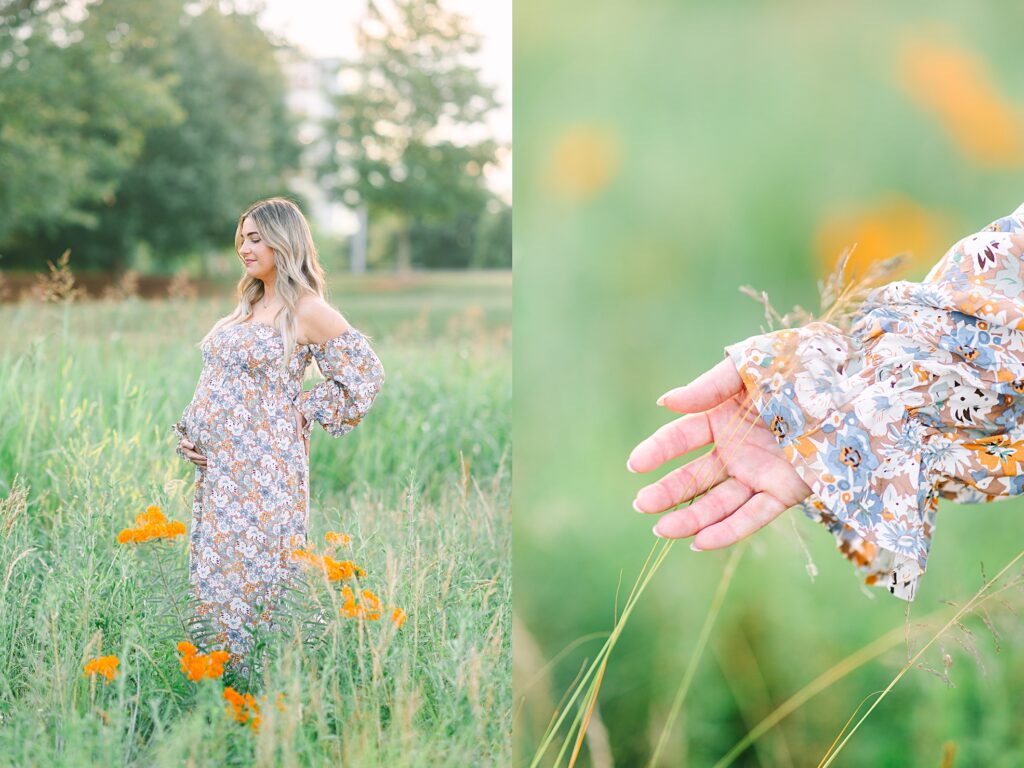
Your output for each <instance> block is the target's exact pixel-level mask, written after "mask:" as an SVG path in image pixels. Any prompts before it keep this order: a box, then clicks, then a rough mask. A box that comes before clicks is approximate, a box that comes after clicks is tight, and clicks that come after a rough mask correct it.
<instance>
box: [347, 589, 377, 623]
mask: <svg viewBox="0 0 1024 768" xmlns="http://www.w3.org/2000/svg"><path fill="white" fill-rule="evenodd" d="M341 596H342V598H343V599H344V603H342V606H341V608H340V609H339V610H340V613H341V615H342V616H345V617H347V618H349V619H368V620H369V621H377V619H379V618H380V598H378V597H377V596H376V595H375V594H373V592H371V591H370V590H368V589H364V590H363V592H362V595H361V596H360V597H361V599H360V600H359V602H358V603H357V602H356V595H355V593H354V592H353V591H352V588H351V587H349V586H344V587H342V588H341Z"/></svg>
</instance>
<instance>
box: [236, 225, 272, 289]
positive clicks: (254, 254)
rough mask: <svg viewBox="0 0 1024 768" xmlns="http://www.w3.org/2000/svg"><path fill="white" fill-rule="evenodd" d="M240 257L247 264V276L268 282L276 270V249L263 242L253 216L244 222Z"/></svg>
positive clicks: (239, 249)
mask: <svg viewBox="0 0 1024 768" xmlns="http://www.w3.org/2000/svg"><path fill="white" fill-rule="evenodd" d="M238 255H239V256H240V257H241V259H242V262H243V263H244V264H245V272H246V274H248V275H249V276H250V277H255V278H256V279H258V280H262V281H263V282H266V281H267V278H268V277H270V276H272V275H273V274H274V272H275V270H276V267H275V266H274V249H273V248H271V247H270V246H269V245H267V244H266V243H264V242H263V237H262V236H261V235H260V233H259V231H258V230H257V229H256V224H255V223H254V222H253V220H252V217H251V216H246V217H245V220H244V221H243V222H242V244H241V245H240V246H239V248H238Z"/></svg>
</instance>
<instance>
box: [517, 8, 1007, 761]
mask: <svg viewBox="0 0 1024 768" xmlns="http://www.w3.org/2000/svg"><path fill="white" fill-rule="evenodd" d="M515 16H516V25H515V29H514V35H515V40H516V89H517V92H516V113H515V123H516V124H515V135H516V142H517V147H516V176H515V185H516V194H517V208H516V229H515V254H516V262H515V271H516V300H515V301H516V313H515V327H516V336H515V342H514V350H513V354H514V358H515V381H514V390H515V409H514V417H513V420H514V423H515V434H516V439H515V450H514V454H515V455H514V464H515V473H516V475H515V478H516V479H515V484H514V485H515V491H514V501H513V504H514V508H515V514H514V518H513V527H514V533H513V538H514V542H515V558H514V583H515V591H514V606H515V619H514V624H513V626H514V636H515V639H514V642H513V646H514V649H515V664H514V671H515V674H514V684H513V690H514V693H515V709H514V713H515V714H514V721H513V723H514V732H515V734H516V736H515V759H514V765H516V766H528V765H539V766H553V765H562V766H564V765H568V764H569V763H570V756H571V755H572V754H573V750H574V748H575V747H576V744H575V743H574V739H571V740H570V743H569V744H568V748H567V749H566V750H565V752H563V753H562V756H561V758H560V759H559V758H558V754H559V749H560V748H561V745H562V743H563V739H564V738H565V736H566V733H567V727H566V726H567V725H568V724H569V723H570V722H571V721H572V719H573V717H575V715H576V711H577V710H576V706H577V705H578V701H577V702H575V703H574V704H573V706H572V707H571V708H570V709H569V716H568V718H567V720H566V721H565V722H563V724H562V727H561V728H560V730H559V733H558V735H557V737H556V738H555V739H554V740H553V741H552V742H551V746H550V748H549V749H547V750H546V751H544V752H543V753H542V755H541V756H540V757H538V759H537V760H536V762H534V757H535V753H536V752H537V749H538V747H539V746H540V744H541V743H542V740H543V734H544V732H545V729H546V728H547V727H548V725H549V723H551V722H552V721H553V720H554V719H555V718H557V717H558V716H560V715H561V714H562V713H563V712H565V711H566V706H567V703H568V700H569V699H568V692H570V691H572V690H573V688H574V686H575V684H576V682H577V681H578V680H579V678H580V677H581V676H582V675H583V674H584V673H585V671H586V669H587V666H588V664H589V663H590V662H592V661H593V660H594V659H595V657H596V655H597V654H598V652H599V650H600V649H601V647H602V644H603V643H604V642H605V640H606V638H607V637H608V634H609V632H610V631H611V630H612V627H613V626H614V625H615V620H616V617H617V616H619V615H621V614H622V611H623V606H624V604H625V603H626V600H627V597H628V595H629V594H630V590H631V588H632V587H633V584H634V581H635V579H636V577H637V575H638V573H640V571H641V568H642V566H643V564H644V561H645V559H646V558H647V556H648V554H649V553H650V551H651V548H652V546H653V545H654V542H655V538H654V537H653V535H652V533H651V528H652V526H653V524H654V523H655V522H656V520H657V516H656V515H651V516H643V515H638V514H637V513H636V512H634V511H633V509H632V507H631V501H632V499H633V498H634V495H635V494H636V492H637V491H638V490H639V489H640V488H641V487H642V486H643V485H646V484H648V483H651V482H653V481H654V480H655V479H656V478H658V477H660V476H662V475H663V474H665V473H666V472H668V471H669V470H670V469H673V468H675V467H677V466H680V465H681V464H682V463H683V461H684V460H676V461H672V462H670V463H669V464H668V465H666V466H665V467H664V468H663V469H661V470H657V471H655V472H652V473H650V474H649V475H645V476H637V475H633V474H630V473H629V472H628V471H627V470H626V459H627V457H628V456H629V453H630V451H631V450H632V448H633V447H634V446H635V445H636V444H637V443H638V442H640V441H641V440H642V439H644V438H646V437H647V436H649V435H650V434H651V433H652V432H654V430H655V429H657V428H658V427H659V426H661V425H662V424H665V423H668V422H669V421H670V420H672V419H674V418H678V417H679V414H675V413H670V412H668V411H666V410H665V409H663V408H659V407H657V406H656V405H655V400H656V399H657V398H658V397H659V396H660V395H662V394H663V393H664V392H666V391H668V390H669V389H671V388H673V387H675V386H679V385H682V384H685V383H688V382H689V381H691V380H692V379H693V378H694V377H695V376H697V375H698V374H700V373H701V372H703V371H704V370H706V369H708V368H710V367H711V366H713V365H714V364H716V363H718V362H719V361H720V360H721V359H722V358H723V354H724V353H723V348H724V347H725V346H726V345H728V344H732V343H733V342H736V341H739V340H741V339H744V338H746V337H748V336H751V335H753V334H756V333H758V332H759V330H760V328H761V327H762V326H764V325H765V320H764V312H763V310H762V308H761V306H760V305H759V304H758V303H757V302H755V301H752V300H751V299H750V298H748V297H746V296H744V295H742V294H741V293H740V292H739V290H738V289H739V288H740V286H743V285H750V286H753V287H754V288H756V289H757V290H765V291H767V293H768V295H769V297H770V299H771V301H772V303H773V304H774V305H775V306H776V307H778V308H780V309H782V310H787V309H789V308H791V307H792V306H793V305H794V304H800V305H802V306H804V307H806V308H808V309H810V310H812V311H813V310H816V309H817V306H818V304H817V297H818V291H817V286H816V281H817V280H818V279H819V278H821V277H823V276H824V275H825V274H827V273H828V272H829V271H830V270H831V268H832V267H833V266H834V264H835V261H836V259H837V257H838V256H839V255H840V252H841V250H842V248H843V247H846V246H853V245H854V244H855V243H856V244H857V251H856V253H857V255H858V257H863V256H865V255H870V256H873V257H883V256H891V255H894V254H896V253H898V252H901V251H910V252H911V254H912V261H911V263H910V264H909V266H908V270H907V271H906V272H905V273H903V274H901V275H899V277H901V278H904V279H911V280H920V279H922V278H923V277H924V275H925V274H926V272H927V269H928V267H929V266H930V265H931V264H932V263H934V262H935V261H936V260H938V259H939V258H940V257H941V256H942V255H943V253H944V252H945V251H946V249H947V248H948V247H949V246H950V245H952V244H953V243H954V242H956V241H957V240H959V239H960V238H962V237H964V236H966V235H968V234H971V233H973V232H976V231H978V230H980V229H981V228H982V227H984V226H986V225H987V224H988V223H989V222H991V221H994V220H995V219H998V218H1000V217H1003V216H1006V215H1008V214H1010V213H1011V212H1013V211H1014V210H1015V209H1016V208H1017V207H1018V206H1019V205H1021V203H1022V202H1024V187H1022V185H1021V183H1020V181H1021V171H1022V169H1024V130H1022V127H1021V126H1022V123H1021V119H1020V115H1021V114H1022V105H1024V82H1022V81H1021V79H1020V78H1019V77H1017V75H1016V72H1017V69H1016V63H1015V61H1014V54H1012V53H1011V51H1012V50H1013V48H1014V46H1013V37H1014V35H1015V32H1014V31H1012V30H1013V29H1015V28H1016V26H1017V24H1018V23H1019V22H1021V21H1024V14H1022V11H1021V9H1019V8H1013V9H1010V8H1001V9H994V8H992V9H984V8H980V7H977V6H972V7H967V6H962V7H958V8H954V7H952V6H949V7H938V6H935V5H934V4H927V3H923V2H917V1H915V2H911V3H906V4H901V5H899V6H898V7H897V6H893V5H891V4H882V3H872V2H869V3H860V4H856V5H850V4H835V3H832V4H820V3H819V4H812V3H794V2H790V3H778V2H748V3H741V4H732V5H722V4H710V3H658V2H640V3H631V4H619V5H608V6H605V7H602V8H600V9H595V8H593V7H592V6H591V5H588V4H586V3H583V2H581V1H580V0H569V1H568V2H564V3H558V4H556V5H554V6H552V5H551V4H544V3H539V2H536V1H535V0H524V1H523V2H519V1H518V0H517V3H516V7H515ZM696 455H697V454H693V455H691V456H689V457H688V458H694V457H695V456H696ZM1022 549H1024V505H1022V503H1021V499H1019V498H1014V499H1010V500H1004V501H998V502H996V503H993V504H988V505H962V506H961V505H956V504H953V503H951V502H943V503H942V504H941V506H940V508H939V512H938V519H937V524H936V530H935V535H934V540H933V546H932V549H931V553H930V559H929V565H928V570H927V572H926V574H925V575H924V577H923V578H922V581H921V584H920V588H919V590H918V593H917V597H916V600H915V601H914V602H913V603H912V604H909V605H908V604H907V603H905V602H902V601H900V600H897V599H895V598H893V597H892V596H891V595H888V594H887V593H886V592H885V591H884V590H881V589H877V588H868V587H864V586H862V585H861V583H860V582H859V580H858V578H857V576H856V574H855V572H854V569H853V566H852V565H851V564H850V563H849V562H848V561H846V560H845V559H844V558H843V557H842V556H841V555H840V554H839V553H838V552H837V551H836V549H835V542H834V540H833V538H832V536H831V535H830V534H829V533H828V532H827V531H826V530H825V529H824V528H823V527H822V526H819V525H816V524H814V523H812V522H811V521H810V520H808V519H806V518H805V517H804V516H803V514H802V513H801V512H800V510H799V509H795V510H790V511H788V512H786V513H784V514H783V516H782V517H780V518H779V519H778V520H776V521H775V522H774V523H772V524H771V525H770V526H769V527H768V528H767V529H765V530H762V531H759V532H758V533H756V534H754V535H753V536H752V537H751V538H750V539H749V540H748V542H747V544H746V546H745V548H744V549H743V550H742V551H741V552H740V555H739V559H738V561H733V564H734V565H735V573H734V575H733V576H732V578H731V580H729V579H728V578H727V570H726V566H727V565H728V564H729V563H730V561H731V559H732V558H733V556H734V553H733V551H732V550H730V549H726V550H720V551H711V552H692V551H690V549H689V540H680V541H678V542H677V543H676V544H674V546H673V548H672V550H671V551H670V552H669V553H668V554H667V556H666V558H665V560H664V562H663V564H662V565H661V567H660V568H659V569H658V571H657V573H656V574H655V575H654V577H653V578H652V580H651V582H650V583H649V585H648V587H647V589H646V590H645V591H644V593H643V595H642V596H641V599H640V600H639V601H638V603H637V604H636V608H635V610H634V611H633V613H632V615H631V616H630V618H629V621H628V622H627V624H626V625H625V627H624V629H623V630H622V633H621V635H620V636H619V638H618V642H617V645H616V646H615V648H614V650H613V652H612V654H611V656H610V659H609V661H608V664H607V667H606V668H605V669H604V670H603V678H602V682H601V690H600V696H599V697H598V699H597V704H596V706H595V707H594V709H593V710H592V711H591V713H590V715H591V719H590V728H589V729H588V731H587V736H586V738H585V739H583V741H582V743H581V744H580V745H579V750H578V753H577V755H576V758H575V764H576V765H578V766H579V765H589V766H599V767H600V768H607V767H608V766H612V765H616V766H646V765H661V766H673V767H676V766H694V767H696V768H704V767H705V766H716V765H743V766H807V765H811V766H813V765H819V763H820V761H822V758H823V757H825V755H826V754H827V753H828V751H829V749H830V746H831V745H832V744H833V743H834V740H835V739H836V737H837V736H839V734H840V733H841V732H842V731H843V728H844V726H845V725H847V723H848V721H850V718H851V716H853V715H854V713H855V712H857V717H860V716H861V715H863V714H864V713H865V711H866V710H867V709H868V707H869V706H871V705H872V704H873V703H874V701H876V700H877V699H878V694H879V692H881V691H882V690H883V689H885V688H886V687H887V686H888V685H889V684H890V682H892V681H893V679H894V678H895V677H896V675H897V673H899V672H900V670H901V669H902V668H903V666H904V665H905V664H906V663H907V662H908V660H910V659H911V658H912V657H913V656H914V655H915V654H916V653H917V652H918V651H920V650H921V649H922V648H924V646H925V643H926V642H928V641H929V640H930V639H931V638H933V637H934V636H935V635H937V634H938V633H939V632H940V630H942V629H943V627H944V626H945V625H946V623H947V621H948V620H949V618H950V617H951V616H953V615H954V613H955V610H956V609H955V608H954V606H952V605H950V602H952V603H955V604H956V605H957V606H963V605H964V604H965V603H966V601H967V600H968V599H969V598H970V597H971V596H972V595H974V594H975V593H976V591H977V590H978V589H979V588H981V587H982V585H983V584H984V583H985V581H986V579H991V578H992V577H993V576H995V575H996V573H998V572H999V571H1000V569H1001V568H1002V567H1003V566H1004V565H1006V564H1007V563H1009V562H1010V561H1011V560H1012V558H1014V557H1015V556H1017V555H1018V554H1019V553H1020V552H1021V550H1022ZM1019 565H1020V563H1019V562H1018V563H1017V566H1019ZM1019 576H1020V568H1019V567H1014V568H1012V569H1011V571H1010V572H1008V573H1007V574H1006V576H1005V577H1004V580H1003V581H1002V582H1001V584H1003V585H1006V584H1013V583H1014V580H1015V579H1019ZM723 581H728V588H727V591H726V592H725V594H724V598H723V601H722V603H721V610H720V611H716V610H713V608H712V603H713V600H714V598H715V594H716V591H717V590H718V588H719V586H720V584H722V583H723ZM1022 607H1024V596H1022V594H1021V590H1020V586H1019V582H1018V583H1017V585H1016V586H1014V587H1012V588H1010V589H1007V590H1006V591H1004V592H1001V593H1000V594H999V595H998V597H997V598H994V599H993V600H991V601H989V602H987V603H985V604H984V605H982V606H981V607H980V608H979V609H978V610H973V611H968V612H967V614H965V617H966V618H965V620H964V621H963V622H962V623H960V624H956V623H954V624H953V625H952V626H951V627H950V628H949V629H948V630H947V631H945V632H944V633H942V634H941V635H940V636H939V638H938V640H936V641H935V642H934V643H933V644H932V645H931V646H929V647H928V648H927V650H926V651H925V652H924V654H923V655H922V656H921V657H920V658H919V659H917V660H916V661H915V662H914V663H913V664H911V665H910V668H909V669H908V671H907V673H906V674H905V675H903V677H902V678H901V679H900V680H899V681H898V683H897V684H896V685H895V686H894V687H893V688H892V690H891V691H890V692H889V693H887V694H886V696H885V697H884V698H882V699H881V701H880V703H879V704H878V706H877V707H876V708H875V709H874V711H873V712H872V713H871V715H870V716H869V717H868V718H867V719H866V720H865V721H864V724H863V725H861V726H860V728H859V729H858V730H857V731H856V733H854V734H853V736H852V738H851V739H850V740H849V741H848V742H847V743H846V745H845V746H844V748H843V751H842V752H840V753H839V756H838V757H837V759H836V761H835V762H834V763H833V765H845V766H876V765H879V766H880V765H899V766H911V765H912V766H936V767H938V766H953V765H956V766H967V765H985V766H1013V765H1020V764H1022V762H1024V731H1022V729H1021V727H1020V726H1021V723H1024V703H1022V702H1024V700H1022V699H1021V697H1020V695H1019V690H1020V688H1021V685H1022V684H1024V654H1021V653H1020V648H1021V647H1022V646H1021V644H1022V641H1024V613H1022V611H1021V608H1022ZM709 617H710V618H712V619H713V623H712V624H710V625H709V628H708V631H707V634H706V635H705V634H704V629H705V622H706V620H707V619H708V618H709ZM702 637H706V638H707V640H706V644H705V645H702V640H701V638H702ZM701 649H703V650H701ZM862 649H866V650H864V651H863V652H861V651H862ZM691 661H694V667H693V671H692V678H688V677H687V670H688V667H689V665H690V663H691ZM837 665H838V666H837ZM830 670H831V672H830ZM823 675H824V676H825V677H821V676H823ZM684 681H685V682H686V685H685V686H684ZM815 681H818V682H817V683H815ZM812 684H813V685H812ZM807 686H811V688H807ZM681 690H682V691H683V692H684V695H683V696H682V697H681V699H680V698H679V693H680V691H681ZM801 691H803V694H801V698H800V699H798V700H797V701H795V702H792V703H791V705H787V702H788V701H790V697H792V696H794V695H795V694H797V693H798V692H801ZM676 701H681V705H680V706H679V707H678V716H676V717H673V713H674V712H675V711H677V710H676V705H675V702H676ZM858 708H860V709H859V712H858ZM770 716H771V717H773V720H772V721H770V722H769V723H768V725H770V727H766V728H764V729H763V730H762V731H761V732H760V735H759V738H757V739H755V740H753V743H752V744H751V743H746V744H745V745H744V738H745V737H746V735H747V734H748V733H750V732H751V731H752V730H753V729H755V727H757V726H758V724H759V723H762V722H764V720H765V718H768V717H770ZM856 719H857V718H854V720H853V722H855V721H856ZM853 722H850V725H851V726H852V724H853ZM663 735H664V740H663ZM659 745H660V746H659ZM737 746H742V748H741V749H740V750H739V751H733V748H734V747H737Z"/></svg>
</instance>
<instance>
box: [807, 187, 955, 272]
mask: <svg viewBox="0 0 1024 768" xmlns="http://www.w3.org/2000/svg"><path fill="white" fill-rule="evenodd" d="M946 230H947V225H946V224H945V223H944V220H943V219H942V218H941V217H940V216H938V215H935V214H933V213H932V212H930V211H929V210H927V209H926V208H923V207H922V206H920V205H918V204H917V203H915V202H914V201H912V200H909V199H907V198H904V197H901V196H897V195H891V196H889V197H887V198H885V199H882V200H880V201H878V202H876V203H875V204H874V205H872V206H870V207H867V208H866V209H862V210H860V211H850V210H844V211H835V212H832V213H829V214H827V215H826V217H825V219H824V220H823V221H822V222H821V223H820V224H819V226H818V231H817V232H816V233H815V239H814V250H815V252H816V253H817V256H818V271H819V274H820V275H821V276H822V277H824V276H827V275H829V274H831V273H832V271H833V270H834V269H835V268H836V262H837V261H838V259H839V257H840V255H841V254H842V252H843V250H845V249H846V248H850V249H852V251H853V252H852V253H851V255H850V259H849V261H848V262H847V264H846V270H847V271H846V274H847V276H848V277H854V276H856V275H861V276H863V275H864V274H866V272H867V269H868V267H869V266H870V265H871V264H874V263H875V262H878V261H882V260H884V259H888V258H889V257H890V256H895V255H896V254H898V253H909V254H910V258H909V259H908V260H907V262H906V263H905V264H904V265H903V267H902V269H904V270H908V271H909V270H912V269H913V268H914V267H915V266H916V267H921V266H924V265H926V264H931V263H933V262H934V261H936V259H937V258H938V256H940V255H941V254H942V252H943V251H944V250H945V248H946V244H947V242H948V239H947V237H946V234H945V233H946Z"/></svg>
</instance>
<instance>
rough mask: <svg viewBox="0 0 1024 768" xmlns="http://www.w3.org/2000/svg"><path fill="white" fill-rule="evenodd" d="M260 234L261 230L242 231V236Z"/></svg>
mask: <svg viewBox="0 0 1024 768" xmlns="http://www.w3.org/2000/svg"><path fill="white" fill-rule="evenodd" d="M258 234H259V232H257V231H256V230H253V231H252V232H243V233H242V237H248V236H249V235H258Z"/></svg>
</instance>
